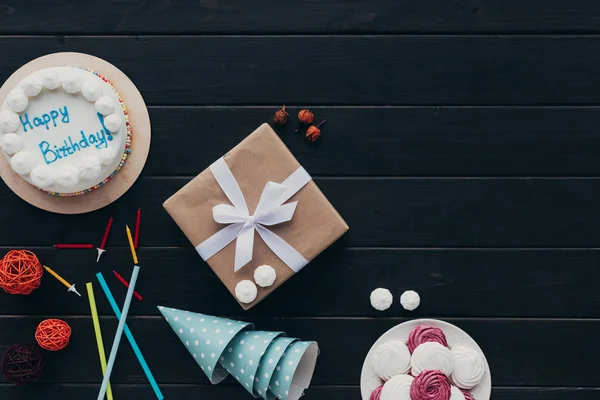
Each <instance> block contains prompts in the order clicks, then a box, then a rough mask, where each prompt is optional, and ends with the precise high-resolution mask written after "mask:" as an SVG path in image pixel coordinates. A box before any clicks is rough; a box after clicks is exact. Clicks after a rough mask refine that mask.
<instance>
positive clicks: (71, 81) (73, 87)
mask: <svg viewBox="0 0 600 400" xmlns="http://www.w3.org/2000/svg"><path fill="white" fill-rule="evenodd" d="M62 87H63V89H64V90H65V92H67V93H71V94H75V93H79V92H80V91H81V83H79V80H78V79H77V78H75V77H72V76H69V77H66V78H64V79H63V81H62Z"/></svg>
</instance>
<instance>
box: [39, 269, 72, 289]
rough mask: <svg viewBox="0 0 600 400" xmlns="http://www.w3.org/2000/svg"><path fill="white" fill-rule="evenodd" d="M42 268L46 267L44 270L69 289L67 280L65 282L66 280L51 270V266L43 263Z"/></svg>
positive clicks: (69, 285)
mask: <svg viewBox="0 0 600 400" xmlns="http://www.w3.org/2000/svg"><path fill="white" fill-rule="evenodd" d="M44 268H45V269H46V271H48V272H49V273H50V275H52V276H53V277H55V278H56V279H57V280H58V281H59V282H60V283H62V284H63V285H65V286H66V287H67V288H69V289H70V288H71V284H70V283H69V282H67V281H66V280H64V279H63V277H62V276H60V275H59V274H57V273H56V272H54V271H53V270H52V268H50V267H46V266H45V265H44Z"/></svg>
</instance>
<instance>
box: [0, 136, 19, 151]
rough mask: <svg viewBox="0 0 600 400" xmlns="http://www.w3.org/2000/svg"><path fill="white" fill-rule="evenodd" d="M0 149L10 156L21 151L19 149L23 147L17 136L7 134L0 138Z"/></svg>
mask: <svg viewBox="0 0 600 400" xmlns="http://www.w3.org/2000/svg"><path fill="white" fill-rule="evenodd" d="M0 147H2V150H3V151H4V152H5V153H6V154H8V155H9V156H12V155H13V154H15V153H17V152H19V151H21V148H22V147H23V140H22V139H21V136H19V135H16V134H14V133H7V134H5V135H3V136H2V137H0Z"/></svg>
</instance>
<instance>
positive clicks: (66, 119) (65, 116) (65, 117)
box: [58, 106, 71, 124]
mask: <svg viewBox="0 0 600 400" xmlns="http://www.w3.org/2000/svg"><path fill="white" fill-rule="evenodd" d="M63 108H64V109H65V111H64V112H63V110H61V109H60V108H59V109H58V111H60V114H61V115H62V122H64V123H65V124H68V123H69V122H70V121H71V120H70V118H69V110H67V106H64V107H63Z"/></svg>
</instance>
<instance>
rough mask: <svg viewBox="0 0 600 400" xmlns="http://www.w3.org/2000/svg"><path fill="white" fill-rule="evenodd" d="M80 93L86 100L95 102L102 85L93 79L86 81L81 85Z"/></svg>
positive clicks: (100, 95) (100, 93)
mask: <svg viewBox="0 0 600 400" xmlns="http://www.w3.org/2000/svg"><path fill="white" fill-rule="evenodd" d="M81 94H82V95H83V97H85V99H86V100H87V101H93V102H95V101H96V100H98V99H99V98H100V97H102V86H100V84H99V83H98V82H95V81H91V80H90V81H86V82H85V83H84V84H83V86H82V87H81Z"/></svg>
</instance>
